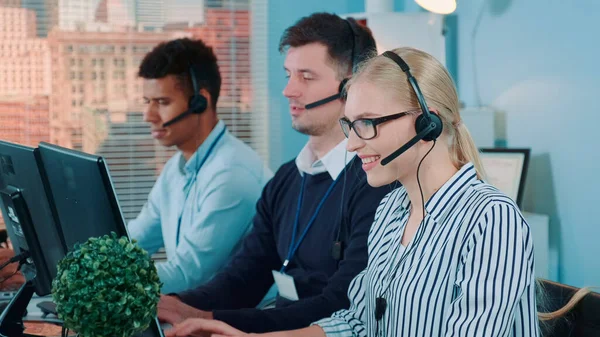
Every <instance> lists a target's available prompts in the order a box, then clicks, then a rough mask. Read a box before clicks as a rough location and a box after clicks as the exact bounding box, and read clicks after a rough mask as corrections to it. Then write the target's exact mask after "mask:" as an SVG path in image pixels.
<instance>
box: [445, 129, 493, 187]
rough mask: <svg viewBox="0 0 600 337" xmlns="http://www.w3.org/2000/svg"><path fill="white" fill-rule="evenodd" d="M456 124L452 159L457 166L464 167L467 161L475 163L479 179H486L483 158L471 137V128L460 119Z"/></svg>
mask: <svg viewBox="0 0 600 337" xmlns="http://www.w3.org/2000/svg"><path fill="white" fill-rule="evenodd" d="M453 126H454V139H453V140H452V142H451V146H450V147H451V149H450V159H451V160H452V162H453V163H454V164H455V165H456V166H457V167H462V166H463V165H464V164H466V163H469V162H471V163H473V166H475V170H476V171H477V177H478V178H479V179H485V171H484V169H483V164H482V163H481V158H480V157H479V150H478V149H477V146H475V142H474V141H473V138H472V137H471V133H470V132H469V129H467V127H466V126H465V125H464V124H463V123H462V121H459V122H458V123H453Z"/></svg>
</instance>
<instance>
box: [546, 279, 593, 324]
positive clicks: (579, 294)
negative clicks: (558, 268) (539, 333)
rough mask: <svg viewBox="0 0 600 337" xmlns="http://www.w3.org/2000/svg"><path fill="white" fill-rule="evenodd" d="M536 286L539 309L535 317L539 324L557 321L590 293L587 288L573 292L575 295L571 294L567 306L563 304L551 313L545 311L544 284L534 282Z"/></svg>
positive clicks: (590, 290) (589, 289)
mask: <svg viewBox="0 0 600 337" xmlns="http://www.w3.org/2000/svg"><path fill="white" fill-rule="evenodd" d="M536 285H537V302H538V308H539V309H540V311H538V313H537V316H538V319H539V320H540V321H541V322H547V321H551V320H554V319H558V318H561V317H563V316H565V315H566V314H567V313H569V311H571V310H573V308H575V306H576V305H577V304H578V303H579V302H581V300H582V299H583V298H584V297H585V296H586V295H588V294H589V293H591V292H592V289H591V288H589V287H585V288H581V289H579V290H577V291H576V292H575V294H573V296H571V299H569V302H567V304H565V305H564V306H563V307H562V308H559V309H558V310H555V311H551V312H546V310H547V308H546V307H547V305H548V295H547V291H546V289H545V287H544V284H543V283H542V282H541V281H539V280H538V281H536Z"/></svg>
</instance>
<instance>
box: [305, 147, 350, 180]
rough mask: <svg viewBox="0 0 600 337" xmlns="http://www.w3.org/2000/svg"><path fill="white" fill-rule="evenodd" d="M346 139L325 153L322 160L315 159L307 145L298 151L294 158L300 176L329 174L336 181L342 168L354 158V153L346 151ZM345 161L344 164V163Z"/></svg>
mask: <svg viewBox="0 0 600 337" xmlns="http://www.w3.org/2000/svg"><path fill="white" fill-rule="evenodd" d="M347 143H348V139H344V140H343V141H342V142H340V143H339V144H338V145H336V146H335V147H334V148H333V149H331V151H329V152H327V154H326V155H325V156H323V158H321V159H320V160H318V159H317V156H316V155H315V154H314V153H313V151H312V150H311V149H310V147H309V146H308V144H306V145H304V148H302V150H301V151H300V153H299V154H298V156H297V157H296V166H297V167H298V171H300V175H302V174H304V173H307V174H310V175H314V174H318V173H323V172H329V175H330V176H331V178H332V179H333V180H335V179H337V177H338V176H339V175H340V173H341V172H342V170H344V167H346V165H347V164H348V163H349V162H350V161H351V160H352V159H353V158H354V156H355V155H356V153H355V152H348V151H346V144H347ZM344 159H345V162H344Z"/></svg>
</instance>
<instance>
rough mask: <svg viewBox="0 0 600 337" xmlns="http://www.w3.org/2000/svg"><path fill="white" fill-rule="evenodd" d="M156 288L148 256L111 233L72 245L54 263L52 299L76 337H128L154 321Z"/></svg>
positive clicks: (156, 297)
mask: <svg viewBox="0 0 600 337" xmlns="http://www.w3.org/2000/svg"><path fill="white" fill-rule="evenodd" d="M161 286H162V284H161V283H160V281H159V278H158V274H157V272H156V267H155V266H154V262H153V261H152V259H151V258H150V256H149V254H148V253H147V252H146V251H145V250H143V249H142V248H140V247H139V246H138V245H137V244H136V242H135V240H133V241H130V240H129V239H128V238H127V237H121V238H119V237H117V235H116V234H115V233H111V235H105V236H103V237H100V238H90V239H89V240H88V241H86V242H85V243H83V244H81V245H80V244H76V245H75V247H74V248H73V249H72V250H71V251H70V252H69V253H68V254H67V255H66V256H65V257H64V258H63V259H62V260H61V261H60V262H59V264H58V273H57V275H56V278H55V279H54V281H53V282H52V298H53V300H54V303H56V311H57V313H58V317H59V318H60V319H62V320H63V322H64V327H65V328H67V329H69V330H73V331H76V332H77V333H78V334H79V336H81V337H130V336H132V335H134V334H136V333H139V332H141V331H144V330H146V329H147V328H148V326H149V325H150V322H151V321H152V319H154V317H155V316H156V307H157V304H158V300H159V298H160V288H161Z"/></svg>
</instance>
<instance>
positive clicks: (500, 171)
mask: <svg viewBox="0 0 600 337" xmlns="http://www.w3.org/2000/svg"><path fill="white" fill-rule="evenodd" d="M479 151H480V156H481V160H482V164H483V169H484V170H485V173H486V175H487V182H488V183H489V184H491V185H493V186H494V187H496V188H497V189H499V190H500V191H502V192H504V193H505V194H506V195H508V196H509V197H510V198H512V199H513V200H514V201H515V202H516V203H517V205H518V206H519V207H520V208H522V202H523V189H524V187H525V178H526V176H527V168H528V166H529V154H530V149H527V148H519V149H511V148H482V149H479Z"/></svg>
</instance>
